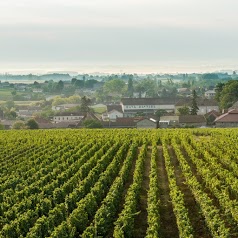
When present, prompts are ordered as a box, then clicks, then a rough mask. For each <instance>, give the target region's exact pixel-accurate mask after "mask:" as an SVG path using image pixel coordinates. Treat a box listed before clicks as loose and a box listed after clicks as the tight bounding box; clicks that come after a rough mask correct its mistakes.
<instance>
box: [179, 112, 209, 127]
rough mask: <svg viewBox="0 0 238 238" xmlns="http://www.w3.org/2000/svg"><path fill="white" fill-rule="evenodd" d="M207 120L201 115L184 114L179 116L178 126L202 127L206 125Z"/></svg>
mask: <svg viewBox="0 0 238 238" xmlns="http://www.w3.org/2000/svg"><path fill="white" fill-rule="evenodd" d="M206 124H207V121H206V118H205V116H203V115H184V116H179V126H180V127H202V126H206Z"/></svg>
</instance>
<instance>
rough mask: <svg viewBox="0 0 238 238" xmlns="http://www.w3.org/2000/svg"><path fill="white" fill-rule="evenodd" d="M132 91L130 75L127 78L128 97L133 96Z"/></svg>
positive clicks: (131, 77)
mask: <svg viewBox="0 0 238 238" xmlns="http://www.w3.org/2000/svg"><path fill="white" fill-rule="evenodd" d="M133 92H134V87H133V76H130V77H129V79H128V88H127V93H128V96H129V97H132V96H133Z"/></svg>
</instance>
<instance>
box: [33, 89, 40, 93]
mask: <svg viewBox="0 0 238 238" xmlns="http://www.w3.org/2000/svg"><path fill="white" fill-rule="evenodd" d="M32 92H33V93H42V92H43V89H42V88H33V89H32Z"/></svg>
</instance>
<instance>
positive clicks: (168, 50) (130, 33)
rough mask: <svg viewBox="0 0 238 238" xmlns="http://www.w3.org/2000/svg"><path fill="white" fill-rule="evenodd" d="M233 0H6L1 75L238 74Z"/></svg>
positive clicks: (0, 27) (0, 24)
mask: <svg viewBox="0 0 238 238" xmlns="http://www.w3.org/2000/svg"><path fill="white" fill-rule="evenodd" d="M237 9H238V2H237V1H235V0H207V1H198V0H137V1H136V0H121V1H113V0H110V1H109V0H80V1H77V0H67V1H66V0H41V1H36V0H22V1H20V2H19V1H17V0H8V1H2V2H1V3H0V13H1V14H0V37H1V38H0V39H1V41H0V42H1V44H0V52H1V54H0V72H2V73H4V72H20V71H22V72H38V73H41V72H47V71H62V70H63V71H65V70H66V71H71V70H73V71H77V72H87V73H89V72H95V71H99V72H105V73H110V72H112V73H113V72H128V73H131V72H138V73H142V72H144V73H146V72H147V73H149V72H151V73H153V72H158V73H160V72H161V73H176V72H208V71H209V72H210V71H214V70H215V71H217V70H226V69H229V70H236V69H238V47H237V42H238V32H237V30H236V29H237V27H238V15H237V11H236V10H237Z"/></svg>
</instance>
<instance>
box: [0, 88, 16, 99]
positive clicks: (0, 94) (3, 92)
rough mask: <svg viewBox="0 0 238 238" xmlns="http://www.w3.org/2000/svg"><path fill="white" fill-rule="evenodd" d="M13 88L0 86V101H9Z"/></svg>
mask: <svg viewBox="0 0 238 238" xmlns="http://www.w3.org/2000/svg"><path fill="white" fill-rule="evenodd" d="M12 91H13V89H5V88H0V101H10V100H12V94H11V92H12Z"/></svg>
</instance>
